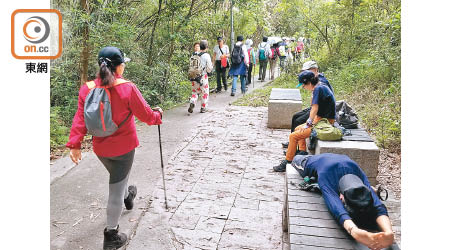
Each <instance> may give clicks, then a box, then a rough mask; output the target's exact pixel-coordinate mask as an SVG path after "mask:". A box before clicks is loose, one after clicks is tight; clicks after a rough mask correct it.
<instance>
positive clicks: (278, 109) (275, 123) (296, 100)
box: [267, 88, 302, 129]
mask: <svg viewBox="0 0 450 250" xmlns="http://www.w3.org/2000/svg"><path fill="white" fill-rule="evenodd" d="M301 110H302V100H301V96H300V91H299V90H298V89H280V88H273V89H272V92H271V93H270V99H269V106H268V119H267V127H268V128H287V129H289V128H291V121H292V116H293V115H294V114H295V113H297V112H299V111H301Z"/></svg>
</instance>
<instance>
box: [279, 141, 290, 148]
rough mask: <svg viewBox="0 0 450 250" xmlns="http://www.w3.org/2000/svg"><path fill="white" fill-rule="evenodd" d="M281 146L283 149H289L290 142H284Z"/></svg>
mask: <svg viewBox="0 0 450 250" xmlns="http://www.w3.org/2000/svg"><path fill="white" fill-rule="evenodd" d="M281 146H283V148H288V147H289V142H282V143H281Z"/></svg>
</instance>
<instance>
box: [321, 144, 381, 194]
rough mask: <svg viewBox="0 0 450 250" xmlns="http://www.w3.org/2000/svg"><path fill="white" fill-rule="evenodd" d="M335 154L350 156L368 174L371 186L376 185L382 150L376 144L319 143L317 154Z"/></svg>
mask: <svg viewBox="0 0 450 250" xmlns="http://www.w3.org/2000/svg"><path fill="white" fill-rule="evenodd" d="M323 153H335V154H344V155H348V157H350V158H351V159H352V160H354V161H355V162H356V163H358V165H359V166H360V167H361V169H362V170H363V171H364V173H366V175H367V177H368V178H369V182H370V184H371V185H376V184H377V181H376V177H377V175H378V162H379V156H380V149H379V148H378V147H377V145H376V144H375V142H366V141H321V140H319V141H318V142H317V146H316V150H315V154H316V155H318V154H323Z"/></svg>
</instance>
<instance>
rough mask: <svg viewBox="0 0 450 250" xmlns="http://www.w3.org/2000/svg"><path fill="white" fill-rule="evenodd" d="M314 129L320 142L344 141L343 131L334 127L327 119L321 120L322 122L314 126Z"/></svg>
mask: <svg viewBox="0 0 450 250" xmlns="http://www.w3.org/2000/svg"><path fill="white" fill-rule="evenodd" d="M313 129H314V130H316V133H317V138H318V139H319V140H322V141H339V140H341V139H342V131H341V130H340V129H338V128H335V127H333V125H331V124H330V122H328V119H326V118H322V119H320V121H319V122H318V123H317V124H316V125H314V127H313Z"/></svg>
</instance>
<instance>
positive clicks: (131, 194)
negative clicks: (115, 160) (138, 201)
mask: <svg viewBox="0 0 450 250" xmlns="http://www.w3.org/2000/svg"><path fill="white" fill-rule="evenodd" d="M136 194H137V188H136V186H135V185H131V186H128V196H127V198H125V199H124V200H123V203H125V207H126V209H127V210H131V209H133V206H134V203H133V200H134V198H135V197H136Z"/></svg>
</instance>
